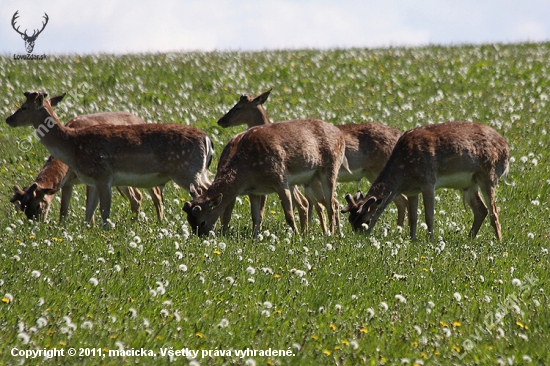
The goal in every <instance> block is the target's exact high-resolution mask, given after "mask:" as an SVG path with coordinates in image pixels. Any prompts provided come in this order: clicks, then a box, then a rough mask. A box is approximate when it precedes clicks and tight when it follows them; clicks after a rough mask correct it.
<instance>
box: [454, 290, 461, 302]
mask: <svg viewBox="0 0 550 366" xmlns="http://www.w3.org/2000/svg"><path fill="white" fill-rule="evenodd" d="M453 297H454V298H455V300H456V301H457V302H460V300H462V295H460V293H458V292H455V293H454V294H453Z"/></svg>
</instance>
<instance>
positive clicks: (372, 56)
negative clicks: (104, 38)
mask: <svg viewBox="0 0 550 366" xmlns="http://www.w3.org/2000/svg"><path fill="white" fill-rule="evenodd" d="M549 58H550V45H549V44H518V45H486V46H460V47H426V48H412V49H407V48H391V49H376V50H368V49H350V50H331V51H315V50H305V51H273V52H260V53H242V52H234V53H218V52H214V53H170V54H143V55H128V56H120V57H113V56H110V55H96V56H77V55H69V56H48V59H47V60H46V61H35V62H24V61H14V60H12V59H10V58H9V57H2V58H0V80H2V82H1V84H2V86H1V93H0V100H2V101H3V103H2V105H1V106H0V111H1V112H2V113H1V114H2V115H3V116H5V117H7V116H9V115H10V114H11V113H13V111H15V110H16V109H17V108H18V107H19V104H20V103H21V102H22V100H23V96H22V93H23V92H24V91H27V90H43V91H47V92H48V93H50V95H55V94H59V93H62V92H68V98H66V99H67V100H65V101H64V102H62V103H61V104H60V105H59V107H58V115H59V116H60V118H61V119H62V120H64V121H67V120H69V119H70V118H72V117H73V116H75V115H79V114H86V113H94V112H100V111H117V110H127V111H130V112H133V113H135V114H137V115H139V116H141V117H143V118H144V119H146V120H148V121H151V122H178V123H183V124H189V125H194V126H196V127H198V128H201V129H203V130H205V131H206V132H208V133H209V134H210V136H211V137H212V139H213V140H214V143H215V145H216V158H215V161H214V163H213V165H212V169H211V170H212V171H213V172H215V167H216V164H217V157H218V156H219V154H220V152H221V150H222V148H223V146H224V144H225V143H226V142H227V141H228V140H229V139H230V138H231V136H232V135H233V134H235V133H237V132H239V131H242V129H244V127H243V128H235V129H221V128H219V127H218V126H217V125H216V121H217V119H218V118H220V117H221V116H222V115H223V114H224V113H225V112H226V111H227V110H228V109H229V108H230V107H231V106H232V105H233V104H234V103H235V102H236V101H237V100H238V97H239V95H240V94H242V93H251V94H257V93H260V92H262V91H265V90H267V89H269V88H273V92H272V93H271V96H270V100H269V101H268V102H267V103H266V105H265V106H266V108H267V110H268V113H269V115H270V117H271V119H272V120H274V121H278V120H286V119H293V118H307V117H316V118H321V119H324V120H325V121H327V122H330V123H334V124H344V123H361V122H366V121H377V122H382V123H385V124H388V125H391V126H395V127H397V128H399V129H400V130H402V131H405V130H407V129H410V128H413V127H415V126H420V125H424V124H428V123H437V122H443V121H448V120H472V121H479V122H482V123H485V124H487V125H490V126H492V127H493V128H495V129H496V130H497V131H498V132H499V133H500V134H502V135H503V136H504V137H505V138H506V139H507V140H508V143H509V145H510V148H511V156H512V162H511V166H510V175H509V177H508V181H509V183H510V184H509V185H506V184H503V183H502V182H501V184H500V185H499V186H498V189H497V196H496V199H497V205H498V206H499V209H500V219H501V224H502V229H503V237H504V240H503V241H502V242H497V241H496V240H495V238H494V233H493V230H492V228H491V227H490V225H489V224H488V222H485V223H484V225H483V226H482V228H481V230H480V233H479V235H478V237H477V238H476V239H475V240H469V239H468V238H467V232H468V230H469V227H470V225H471V222H472V220H473V217H472V214H471V212H470V211H469V209H466V208H464V207H463V205H462V202H461V200H460V198H459V195H458V194H457V192H455V191H452V190H441V191H438V192H437V201H436V217H435V219H436V221H435V230H436V238H437V239H436V240H434V241H429V240H427V233H426V230H425V229H422V228H420V229H419V233H418V237H419V240H418V241H415V242H411V241H410V240H409V239H408V236H407V234H406V233H407V230H403V231H400V230H397V229H396V225H395V221H396V212H395V209H393V208H391V209H389V210H387V212H385V213H384V215H383V216H382V218H381V220H380V222H379V225H378V226H377V227H376V228H375V230H374V231H373V234H372V235H371V236H369V237H367V236H364V235H356V234H354V233H352V231H351V228H350V227H349V225H348V224H347V222H346V220H345V218H344V219H343V220H342V222H343V223H344V226H343V232H344V233H343V235H342V237H337V236H335V237H324V236H323V235H322V233H321V230H320V227H319V225H317V224H314V225H313V228H312V230H311V232H310V233H308V234H306V235H303V236H294V235H292V234H290V233H289V232H288V231H287V228H286V226H285V224H284V217H283V215H282V210H281V208H280V204H279V203H278V202H277V199H276V198H275V197H270V198H269V200H268V209H267V213H266V219H265V221H264V224H263V229H262V234H261V237H260V238H258V239H252V238H251V237H250V234H251V219H250V215H249V206H248V201H247V198H245V197H242V199H240V200H239V201H238V203H237V206H236V209H235V213H234V217H233V219H232V225H233V227H232V229H231V230H230V233H229V234H228V235H227V236H220V234H219V233H217V234H216V236H212V237H209V238H206V239H202V238H201V239H199V238H197V237H195V236H193V235H191V234H190V233H189V228H188V226H187V224H186V220H185V214H184V213H183V211H182V206H183V203H184V202H185V200H188V199H189V198H190V197H189V195H188V193H187V192H186V191H185V190H184V189H182V188H180V187H177V186H175V185H174V184H171V183H170V184H168V185H167V187H166V189H165V205H166V217H167V219H166V221H164V222H161V223H158V222H156V220H155V213H154V208H153V206H152V203H151V201H150V200H147V199H145V200H144V201H145V202H144V207H143V212H144V215H143V216H142V217H141V219H140V220H139V222H138V223H135V222H132V221H131V220H130V217H131V213H130V209H129V205H128V204H127V202H125V201H124V200H123V198H121V197H120V196H116V195H115V196H114V202H113V207H112V212H111V217H112V220H113V221H114V222H115V224H116V227H115V228H114V229H112V230H109V231H104V230H102V229H101V228H99V227H97V226H91V227H88V226H86V225H84V224H83V219H84V201H85V195H84V190H83V188H82V187H79V188H78V189H77V190H76V192H75V195H74V197H73V202H72V207H71V208H72V210H71V215H70V216H69V218H68V220H67V221H66V222H64V223H59V222H58V219H57V215H58V212H59V203H58V202H57V201H56V202H55V203H54V207H53V208H52V212H51V214H50V221H49V223H33V222H28V221H27V220H25V217H24V215H22V214H18V213H16V212H15V210H14V209H13V207H12V205H11V203H10V202H9V198H10V197H11V194H12V186H13V185H14V184H19V185H22V186H23V185H29V184H30V183H31V182H32V181H33V179H34V177H35V176H36V174H37V173H38V171H39V170H40V168H41V166H42V164H43V162H44V158H45V157H46V156H47V155H48V153H47V151H46V150H45V149H44V147H43V146H42V145H40V143H39V142H37V141H34V140H33V139H32V138H31V139H30V141H31V145H30V146H31V148H30V150H28V151H27V149H26V148H25V149H22V148H21V147H22V142H24V141H27V138H28V136H29V135H30V134H31V132H32V129H30V128H29V129H13V128H10V127H9V126H8V125H7V124H5V123H2V124H0V178H1V179H0V182H1V183H0V184H1V185H0V192H1V193H0V211H1V212H2V214H1V215H0V231H1V232H2V235H1V236H0V297H1V298H2V301H1V302H0V330H1V331H0V344H1V346H0V363H5V364H19V363H20V362H22V361H23V360H24V359H23V358H22V357H20V356H16V357H14V356H12V350H13V349H14V348H17V349H18V350H39V349H54V348H57V349H61V348H63V349H64V350H65V351H66V350H68V349H69V348H71V347H72V348H75V349H78V348H95V349H98V348H99V349H101V350H102V352H103V353H104V354H106V353H108V351H109V350H119V349H124V350H132V349H135V350H137V349H141V348H143V349H147V350H152V351H154V353H155V354H158V355H157V356H156V357H138V356H131V355H130V356H128V357H118V356H116V357H115V356H113V357H109V356H106V357H104V358H102V357H99V356H96V357H92V356H90V357H78V356H75V357H58V358H55V359H53V360H49V362H50V363H63V364H81V363H85V364H120V363H122V362H125V361H126V362H132V363H133V362H139V363H143V364H164V363H170V362H171V361H177V362H178V363H179V364H181V363H183V364H196V363H200V364H201V365H206V364H216V365H217V364H220V365H221V364H247V365H253V364H257V365H261V364H266V363H267V364H270V365H277V364H295V365H298V364H300V365H303V364H311V365H312V364H337V365H355V364H368V365H378V364H410V365H413V364H418V365H421V364H441V365H448V364H461V365H462V364H506V365H509V364H528V363H533V364H540V365H542V364H547V363H548V362H550V355H549V354H550V352H549V350H548V346H547V345H548V344H549V343H550V337H549V332H548V324H549V322H550V311H549V306H550V303H549V299H548V292H549V291H550V288H549V285H548V280H549V277H548V272H549V265H548V263H549V256H548V243H549V239H550V229H548V228H549V226H550V219H549V216H550V213H549V203H550V199H549V188H550V171H549V161H548V158H549V152H548V148H549V147H550V142H549V138H548V129H549V126H550V125H549V122H548V121H549V120H550V115H549V113H550V105H549V95H550V90H549V86H550V75H549V74H550V66H549V64H548V59H549ZM5 117H4V118H5ZM25 146H26V145H25ZM360 187H361V189H362V190H366V189H368V182H366V181H362V182H361V184H360ZM354 191H355V185H354V184H351V183H348V184H340V185H339V186H338V189H337V198H338V199H339V200H341V201H342V200H343V197H344V194H345V193H348V192H354ZM97 219H99V217H98V218H96V221H97ZM186 348H188V349H191V350H199V351H205V353H204V354H203V353H202V352H201V353H199V354H198V355H197V356H196V357H185V356H181V355H176V354H175V353H173V354H172V356H162V355H161V349H163V350H164V349H171V350H172V351H175V350H182V349H186ZM270 348H271V349H277V350H285V351H286V350H288V351H291V353H292V356H261V355H260V354H259V352H256V354H254V352H252V350H256V351H260V350H261V351H262V352H263V351H265V350H268V349H270ZM209 350H210V351H211V352H210V353H209V352H208V351H209ZM245 350H248V352H247V353H244V354H242V353H240V352H239V354H237V351H245ZM222 351H224V352H225V355H223V356H222V355H221V353H222ZM228 351H230V352H228ZM216 352H217V353H216ZM228 353H229V354H228ZM263 354H264V353H262V355H263ZM42 362H45V361H44V358H43V357H41V358H38V359H27V360H26V362H25V363H26V364H37V363H42Z"/></svg>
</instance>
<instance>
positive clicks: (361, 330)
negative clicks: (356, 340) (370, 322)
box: [359, 328, 369, 333]
mask: <svg viewBox="0 0 550 366" xmlns="http://www.w3.org/2000/svg"><path fill="white" fill-rule="evenodd" d="M359 331H360V332H361V333H368V332H369V331H368V330H367V328H361V329H359Z"/></svg>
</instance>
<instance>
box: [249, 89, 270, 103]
mask: <svg viewBox="0 0 550 366" xmlns="http://www.w3.org/2000/svg"><path fill="white" fill-rule="evenodd" d="M271 90H272V89H269V90H268V91H266V92H265V93H262V94H260V95H258V96H257V97H256V98H254V100H253V101H252V102H253V103H254V104H255V105H259V104H264V103H265V101H266V100H267V98H268V97H269V93H271Z"/></svg>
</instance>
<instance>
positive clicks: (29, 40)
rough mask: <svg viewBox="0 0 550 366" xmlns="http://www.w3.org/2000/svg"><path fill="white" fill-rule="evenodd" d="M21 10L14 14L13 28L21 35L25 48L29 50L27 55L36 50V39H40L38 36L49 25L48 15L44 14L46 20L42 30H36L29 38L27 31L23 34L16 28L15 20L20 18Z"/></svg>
mask: <svg viewBox="0 0 550 366" xmlns="http://www.w3.org/2000/svg"><path fill="white" fill-rule="evenodd" d="M18 13H19V10H17V11H16V12H15V14H13V18H11V26H12V27H13V29H15V31H16V32H17V33H19V34H20V35H21V38H23V40H24V41H25V48H26V49H27V53H32V50H33V49H34V42H35V41H36V38H38V35H39V34H40V33H42V31H43V30H44V28H46V24H48V19H49V18H48V14H46V13H44V19H45V20H46V21H45V22H42V29H40V30H38V29H35V30H34V32H33V34H32V36H29V35H28V34H27V30H26V29H25V32H23V33H22V32H21V31H20V30H19V27H17V28H15V20H16V19H17V18H19V15H18Z"/></svg>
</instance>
